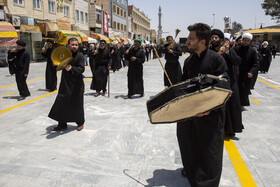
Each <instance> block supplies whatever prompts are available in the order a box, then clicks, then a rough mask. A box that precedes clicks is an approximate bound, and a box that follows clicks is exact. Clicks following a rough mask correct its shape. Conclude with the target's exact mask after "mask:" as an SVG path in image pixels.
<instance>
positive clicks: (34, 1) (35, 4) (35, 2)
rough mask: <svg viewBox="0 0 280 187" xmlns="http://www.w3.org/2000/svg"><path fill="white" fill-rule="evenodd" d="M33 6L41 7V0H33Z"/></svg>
mask: <svg viewBox="0 0 280 187" xmlns="http://www.w3.org/2000/svg"><path fill="white" fill-rule="evenodd" d="M33 7H34V8H37V9H40V8H41V1H40V0H33Z"/></svg>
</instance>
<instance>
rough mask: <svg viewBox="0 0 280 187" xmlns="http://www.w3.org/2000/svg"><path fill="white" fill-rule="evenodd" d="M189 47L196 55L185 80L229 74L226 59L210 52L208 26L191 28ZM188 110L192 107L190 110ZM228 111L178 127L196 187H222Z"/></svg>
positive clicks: (189, 60) (186, 165) (187, 170)
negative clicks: (220, 184)
mask: <svg viewBox="0 0 280 187" xmlns="http://www.w3.org/2000/svg"><path fill="white" fill-rule="evenodd" d="M188 30H189V31H190V33H189V36H188V40H187V45H188V48H189V49H190V50H191V51H192V54H191V55H190V56H189V57H188V58H187V59H186V60H185V63H184V67H183V75H182V80H186V79H191V78H194V77H197V76H198V75H199V74H211V75H216V76H218V75H221V74H224V73H225V72H226V71H227V65H226V62H225V60H224V59H223V57H221V56H220V55H219V54H217V53H216V52H214V51H212V50H210V49H208V44H209V41H210V38H211V29H210V27H209V26H208V25H206V24H204V23H196V24H194V25H191V26H189V27H188ZM186 107H188V106H186ZM224 119H225V112H224V107H222V108H219V109H215V110H213V111H211V112H209V111H207V112H203V113H199V114H196V116H195V117H193V118H191V119H188V120H185V121H182V122H178V123H177V138H178V142H179V148H180V152H181V158H182V163H183V167H184V168H183V170H182V171H181V174H182V175H183V176H184V177H187V178H188V180H189V182H190V185H191V186H192V187H202V186H203V187H218V186H219V181H220V177H221V173H222V163H223V146H224Z"/></svg>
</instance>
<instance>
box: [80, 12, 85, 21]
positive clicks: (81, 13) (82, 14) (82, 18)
mask: <svg viewBox="0 0 280 187" xmlns="http://www.w3.org/2000/svg"><path fill="white" fill-rule="evenodd" d="M80 21H81V22H84V12H82V11H81V12H80Z"/></svg>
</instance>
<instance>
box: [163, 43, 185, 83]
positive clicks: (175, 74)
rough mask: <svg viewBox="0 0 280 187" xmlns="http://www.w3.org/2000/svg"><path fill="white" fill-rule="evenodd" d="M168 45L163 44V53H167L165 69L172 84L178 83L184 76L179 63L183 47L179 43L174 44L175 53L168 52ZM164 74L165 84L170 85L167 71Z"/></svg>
mask: <svg viewBox="0 0 280 187" xmlns="http://www.w3.org/2000/svg"><path fill="white" fill-rule="evenodd" d="M168 46H169V44H165V45H164V46H163V53H164V54H165V60H166V63H165V70H166V72H167V74H168V76H169V79H170V81H171V83H172V84H177V83H178V82H179V81H180V79H181V77H182V68H181V65H180V63H179V57H180V56H182V49H181V47H180V46H179V45H178V44H174V46H173V48H171V50H172V51H173V54H171V53H169V52H168ZM163 76H164V86H170V83H169V80H168V78H167V76H166V75H165V73H164V74H163Z"/></svg>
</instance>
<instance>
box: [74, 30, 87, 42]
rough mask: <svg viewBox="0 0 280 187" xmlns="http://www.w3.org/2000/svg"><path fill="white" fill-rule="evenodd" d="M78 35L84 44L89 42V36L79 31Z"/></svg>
mask: <svg viewBox="0 0 280 187" xmlns="http://www.w3.org/2000/svg"><path fill="white" fill-rule="evenodd" d="M76 33H77V34H78V35H79V36H80V37H81V40H82V42H88V36H87V35H86V34H85V33H83V32H78V31H76Z"/></svg>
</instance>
